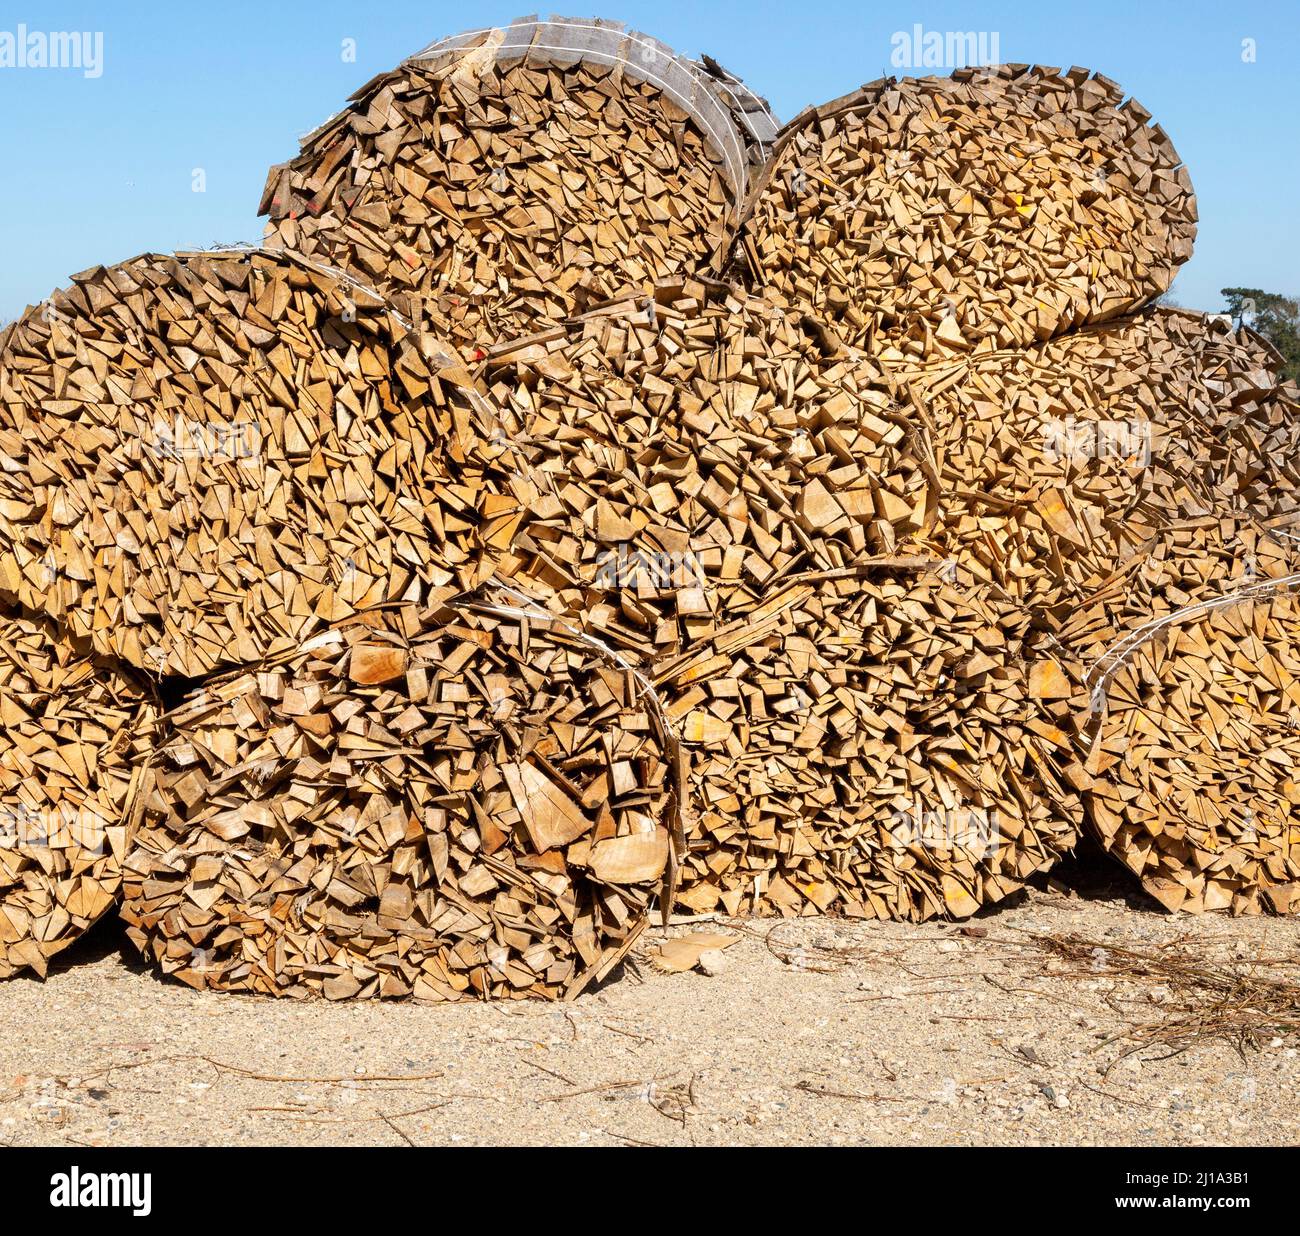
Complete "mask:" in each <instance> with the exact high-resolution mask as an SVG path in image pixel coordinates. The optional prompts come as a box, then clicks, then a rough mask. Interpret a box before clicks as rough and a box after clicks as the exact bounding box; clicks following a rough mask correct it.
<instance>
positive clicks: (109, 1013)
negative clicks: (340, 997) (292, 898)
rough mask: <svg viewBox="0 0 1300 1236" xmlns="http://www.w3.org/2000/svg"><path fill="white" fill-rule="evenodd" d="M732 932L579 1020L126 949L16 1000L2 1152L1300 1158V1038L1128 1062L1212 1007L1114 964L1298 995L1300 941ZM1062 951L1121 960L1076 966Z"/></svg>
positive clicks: (18, 990)
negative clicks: (277, 986)
mask: <svg viewBox="0 0 1300 1236" xmlns="http://www.w3.org/2000/svg"><path fill="white" fill-rule="evenodd" d="M726 926H728V925H725V924H716V923H713V924H707V925H705V926H703V927H693V926H683V927H678V928H675V929H673V932H672V934H674V935H683V934H687V933H689V932H690V931H692V930H710V931H716V930H720V929H724V928H725V927H726ZM730 926H731V927H732V928H733V929H734V930H737V931H738V932H739V933H740V934H741V940H740V942H739V943H737V944H735V945H734V946H733V947H731V948H730V949H728V950H727V951H726V953H725V954H724V955H723V956H724V963H723V967H722V969H721V972H720V973H716V974H714V975H712V976H710V975H706V974H704V973H702V972H700V971H698V970H695V971H691V972H688V973H682V974H662V973H660V972H658V971H657V970H656V969H654V968H653V967H652V966H651V965H650V964H649V963H648V962H647V961H646V960H645V950H644V949H642V950H641V953H640V955H639V957H638V958H637V959H636V960H634V961H633V963H632V964H630V965H629V966H627V967H626V968H625V969H624V970H623V971H622V972H621V973H619V974H618V975H616V976H615V977H613V978H612V979H611V980H610V981H608V982H607V983H606V984H605V985H604V987H603V988H602V989H601V990H599V991H597V992H594V993H590V994H588V995H586V996H584V997H583V998H582V999H580V1000H579V1001H577V1002H576V1003H574V1004H570V1005H565V1006H554V1005H544V1004H534V1003H526V1004H512V1005H508V1006H503V1005H483V1004H462V1005H447V1006H419V1005H412V1004H405V1005H399V1004H391V1005H379V1004H374V1003H371V1004H365V1005H331V1004H326V1003H320V1002H292V1001H271V1000H259V999H255V998H251V997H242V996H228V995H215V994H205V993H198V992H193V991H190V990H189V989H188V988H185V987H183V986H180V985H177V984H173V983H168V982H163V981H160V980H159V979H157V978H155V977H154V976H153V975H152V974H150V973H148V972H146V971H144V970H143V969H141V968H140V966H139V965H138V963H137V962H136V961H135V960H134V959H133V957H132V955H131V954H130V952H129V946H126V945H125V942H124V941H123V939H122V938H121V937H120V936H119V935H118V933H117V932H116V930H115V929H114V928H113V927H111V926H109V927H106V928H101V929H100V930H99V931H97V932H96V934H95V935H94V936H93V937H92V938H91V939H89V940H87V941H85V942H83V943H82V944H81V945H79V946H78V949H77V950H76V951H75V952H74V953H73V954H72V956H71V958H70V961H75V962H76V963H77V964H75V965H73V964H68V965H65V966H63V967H61V968H60V969H59V971H58V972H57V973H55V974H53V975H52V976H51V978H50V979H49V980H48V981H47V982H45V983H39V982H36V981H32V980H27V979H19V980H15V981H12V982H9V983H7V984H4V985H2V986H0V1144H11V1145H23V1144H47V1145H48V1144H52V1145H136V1144H145V1145H156V1144H205V1145H221V1144H256V1145H268V1144H299V1143H327V1144H376V1143H377V1144H393V1145H400V1144H406V1143H413V1144H416V1145H434V1144H448V1143H459V1144H531V1145H536V1144H565V1145H569V1144H590V1145H603V1144H614V1145H619V1144H624V1145H642V1144H650V1145H689V1144H698V1145H709V1144H724V1145H737V1144H739V1145H748V1144H820V1145H825V1144H831V1145H841V1144H872V1145H874V1144H940V1145H948V1144H990V1143H992V1144H1016V1145H1020V1144H1036V1145H1043V1144H1079V1145H1089V1144H1136V1145H1169V1144H1174V1145H1184V1144H1186V1145H1195V1144H1212V1145H1216V1144H1225V1143H1226V1144H1294V1143H1296V1142H1297V1141H1300V1112H1298V1111H1297V1108H1296V1102H1295V1096H1296V1094H1297V1092H1298V1091H1300V1059H1297V1051H1298V1049H1300V1042H1298V1041H1297V1040H1296V1039H1295V1038H1293V1037H1286V1036H1285V1032H1284V1031H1279V1030H1275V1029H1274V1028H1272V1027H1267V1026H1266V1027H1263V1028H1262V1029H1261V1032H1260V1036H1259V1045H1258V1046H1257V1047H1254V1048H1249V1049H1247V1050H1246V1051H1245V1053H1244V1054H1239V1052H1238V1051H1237V1050H1236V1049H1235V1048H1234V1047H1233V1046H1231V1045H1230V1044H1229V1043H1226V1042H1219V1041H1210V1042H1204V1041H1198V1042H1197V1043H1196V1044H1194V1045H1192V1046H1191V1047H1190V1048H1188V1049H1187V1050H1185V1051H1182V1052H1181V1053H1176V1054H1175V1053H1171V1052H1170V1050H1169V1048H1168V1047H1166V1046H1160V1045H1158V1044H1149V1045H1148V1046H1146V1047H1145V1048H1144V1049H1143V1050H1142V1051H1140V1052H1136V1053H1133V1054H1129V1055H1127V1056H1125V1055H1124V1053H1125V1051H1126V1050H1128V1049H1129V1048H1131V1047H1132V1046H1133V1045H1134V1043H1133V1040H1132V1039H1131V1038H1119V1039H1115V1036H1116V1035H1124V1034H1126V1033H1128V1032H1131V1030H1132V1028H1133V1027H1135V1026H1142V1025H1146V1026H1151V1025H1159V1024H1161V1023H1167V1022H1169V1021H1170V1020H1171V1019H1173V1018H1176V1017H1179V1016H1185V1015H1186V1012H1187V1008H1188V1007H1192V1008H1193V1009H1195V1008H1203V1007H1204V1006H1205V1002H1206V997H1203V996H1201V997H1197V996H1193V997H1190V999H1191V1000H1192V1004H1191V1005H1190V1006H1189V1005H1188V1004H1187V999H1188V998H1185V997H1184V996H1183V995H1182V994H1180V993H1179V992H1178V991H1171V990H1170V989H1169V988H1168V987H1167V986H1165V985H1164V984H1162V983H1161V982H1160V981H1159V979H1158V976H1157V977H1154V978H1153V977H1152V976H1150V975H1148V976H1145V977H1140V978H1136V979H1133V978H1125V977H1123V976H1118V977H1117V976H1116V975H1115V974H1114V973H1113V969H1114V965H1113V963H1114V960H1115V954H1113V953H1112V952H1111V950H1119V949H1122V948H1129V949H1136V950H1140V951H1144V952H1153V951H1156V950H1159V949H1161V948H1162V947H1164V948H1165V950H1166V954H1168V952H1169V950H1173V949H1177V950H1182V951H1185V952H1189V953H1190V954H1192V955H1194V956H1198V957H1203V958H1205V959H1207V960H1210V961H1219V962H1225V961H1226V962H1235V963H1236V964H1237V965H1240V964H1241V963H1242V960H1243V959H1258V958H1265V957H1266V958H1275V959H1276V958H1281V959H1285V960H1287V961H1289V962H1291V963H1295V967H1296V968H1292V969H1291V970H1290V972H1289V973H1290V975H1291V977H1295V976H1296V975H1297V974H1300V921H1295V920H1292V921H1279V920H1266V919H1253V920H1237V921H1233V920H1228V919H1223V918H1218V917H1216V918H1202V919H1187V918H1171V917H1168V916H1165V915H1163V914H1161V913H1159V912H1158V911H1156V910H1155V909H1153V908H1152V906H1151V904H1150V903H1149V902H1145V901H1143V900H1141V899H1140V898H1134V897H1132V896H1131V895H1129V894H1126V893H1125V891H1124V890H1123V889H1122V888H1119V887H1111V886H1109V885H1107V886H1104V887H1102V888H1100V889H1097V888H1093V889H1085V890H1084V892H1083V895H1080V893H1079V892H1078V891H1077V890H1071V889H1067V888H1064V887H1063V886H1061V885H1059V884H1056V883H1055V882H1054V883H1053V884H1052V885H1051V886H1047V885H1045V886H1043V887H1041V888H1039V889H1035V890H1030V892H1029V893H1028V894H1026V895H1024V896H1021V897H1019V898H1017V899H1016V901H1015V904H1012V905H1010V906H1006V907H1002V908H1000V909H999V910H997V911H995V912H992V913H989V914H987V915H985V916H983V917H981V918H979V919H977V920H975V922H974V923H973V924H971V925H968V927H967V928H966V929H965V930H964V931H963V929H962V928H959V927H954V926H951V925H939V924H933V925H926V926H912V925H905V924H881V923H870V924H854V923H848V922H844V921H839V920H826V919H816V920H800V921H794V922H781V923H774V922H773V920H757V921H748V922H740V923H737V924H731V925H730ZM972 928H973V932H972ZM980 933H983V934H980ZM1042 934H1048V935H1054V936H1065V935H1077V936H1081V937H1084V938H1086V939H1087V940H1089V941H1092V942H1095V943H1096V945H1097V946H1098V947H1099V948H1100V949H1101V951H1100V952H1099V953H1090V954H1089V956H1090V957H1091V958H1092V960H1091V961H1090V962H1089V963H1088V964H1086V965H1079V964H1078V963H1074V962H1067V961H1063V960H1062V959H1060V958H1059V957H1056V958H1054V957H1052V956H1051V955H1049V953H1048V952H1046V951H1044V949H1043V948H1042V947H1041V946H1040V945H1039V944H1036V943H1035V939H1034V938H1035V936H1036V935H1042ZM1258 972H1259V973H1271V974H1282V973H1286V968H1285V967H1281V966H1278V965H1276V964H1274V965H1265V966H1261V967H1259V970H1258ZM1112 1040H1114V1041H1112Z"/></svg>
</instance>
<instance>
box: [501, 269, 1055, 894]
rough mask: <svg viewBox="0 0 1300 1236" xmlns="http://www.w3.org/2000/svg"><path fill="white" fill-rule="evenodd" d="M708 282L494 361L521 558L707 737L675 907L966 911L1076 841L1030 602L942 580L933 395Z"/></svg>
mask: <svg viewBox="0 0 1300 1236" xmlns="http://www.w3.org/2000/svg"><path fill="white" fill-rule="evenodd" d="M704 294H705V289H704V288H703V287H700V286H694V287H692V286H690V285H687V286H683V287H681V288H678V289H672V288H663V289H661V290H660V295H659V299H658V301H657V302H656V303H654V304H652V305H649V306H647V305H645V304H642V303H628V304H624V305H622V306H617V307H616V306H611V307H609V308H607V309H605V310H602V311H599V312H597V313H594V314H592V315H590V317H588V318H587V319H586V320H584V321H581V322H578V323H575V324H574V326H573V327H572V328H571V329H569V330H567V331H566V330H563V329H560V328H556V329H553V330H551V331H549V332H545V333H543V334H540V335H536V336H533V337H531V338H529V339H525V340H523V341H520V342H519V343H518V344H503V345H500V346H499V347H498V348H496V349H493V350H491V352H490V353H489V356H488V358H487V359H486V360H485V361H484V364H483V373H484V381H485V383H486V384H487V388H488V391H489V394H490V395H491V396H492V398H493V401H494V402H495V403H496V404H497V405H498V406H499V407H500V408H501V409H502V416H503V421H504V423H505V424H506V425H507V427H508V431H509V432H510V434H511V436H512V437H513V438H514V439H515V440H516V441H517V442H519V443H520V447H521V450H522V451H523V453H524V454H525V455H526V456H527V458H528V459H529V461H530V463H531V464H532V465H533V467H534V469H535V470H536V472H537V474H538V476H539V483H541V478H550V481H551V487H552V489H553V496H551V497H548V499H547V500H546V503H545V505H544V506H542V507H538V508H535V509H534V511H533V512H532V514H533V519H532V520H531V521H530V522H529V523H528V524H527V526H526V527H525V528H524V529H523V530H522V532H521V536H520V538H519V541H518V543H517V549H518V551H519V554H520V556H521V557H525V556H526V555H528V556H527V557H526V560H525V562H524V563H523V564H522V565H521V567H520V570H519V574H518V576H517V577H516V578H517V579H518V580H519V581H526V584H527V586H528V587H529V588H530V589H531V590H533V591H534V592H536V593H538V594H539V595H547V596H549V598H550V600H551V603H552V604H553V605H554V606H555V607H556V608H557V610H559V611H560V612H562V613H565V614H567V615H568V616H569V618H570V620H572V621H579V622H583V623H585V624H586V625H587V626H588V628H589V629H591V630H592V631H594V632H598V633H599V634H600V635H601V637H602V638H605V639H612V640H616V641H617V642H618V643H619V645H620V646H621V647H623V648H626V649H628V650H629V651H631V652H633V653H635V654H636V655H637V656H639V657H641V658H642V659H643V660H644V661H646V662H647V664H648V665H650V666H651V667H652V672H653V676H654V681H655V683H656V685H657V687H658V688H659V689H660V690H661V691H662V693H663V694H664V698H665V701H666V705H665V706H666V709H667V711H668V714H669V715H670V716H671V717H673V718H674V719H675V720H676V721H677V722H678V723H679V724H680V726H681V734H682V740H683V742H684V743H685V744H686V747H687V749H688V751H689V752H690V753H691V756H692V762H691V789H692V799H691V806H692V809H693V811H694V812H695V813H696V828H695V832H694V836H693V839H692V846H691V849H690V852H689V854H688V857H687V859H686V861H685V865H684V868H683V871H682V877H681V886H680V889H679V892H678V903H679V904H682V905H685V906H687V907H689V908H690V909H692V910H696V911H706V910H712V909H715V908H720V909H725V910H727V911H729V912H732V913H736V912H740V911H749V910H755V909H758V910H764V909H765V910H769V911H770V910H777V911H779V912H782V913H811V912H821V911H830V910H834V911H839V912H844V913H849V914H854V915H861V916H868V917H889V918H912V917H916V918H927V917H931V916H933V915H936V914H948V915H957V916H964V915H967V914H970V913H971V912H973V911H974V910H975V909H977V908H978V907H979V906H980V905H983V904H989V903H991V902H995V901H997V900H1000V899H1001V898H1002V897H1003V896H1005V895H1006V894H1007V893H1009V892H1010V891H1012V890H1013V889H1015V888H1017V887H1019V886H1020V885H1021V883H1022V882H1023V880H1024V878H1025V877H1027V876H1028V875H1030V874H1032V873H1033V872H1035V871H1039V870H1042V869H1044V868H1046V867H1049V866H1050V865H1051V864H1052V863H1053V862H1054V861H1055V860H1056V858H1057V857H1058V856H1059V855H1060V854H1061V853H1062V852H1064V851H1066V850H1068V849H1070V848H1071V847H1072V846H1073V844H1074V842H1075V841H1076V840H1077V816H1078V801H1077V795H1076V792H1075V789H1074V787H1073V785H1072V784H1071V783H1070V782H1069V780H1068V778H1066V777H1065V776H1064V775H1063V773H1062V770H1061V768H1059V767H1057V764H1058V762H1061V761H1063V763H1064V764H1065V765H1069V764H1071V763H1073V757H1072V755H1071V754H1070V752H1069V749H1068V744H1067V742H1066V734H1065V733H1064V732H1062V731H1059V730H1057V729H1056V728H1054V727H1042V726H1040V727H1039V730H1037V731H1036V730H1033V729H1031V728H1030V727H1031V725H1032V724H1034V723H1036V721H1037V713H1036V709H1037V705H1036V704H1035V703H1034V701H1033V699H1032V697H1031V694H1030V690H1031V684H1030V682H1029V680H1028V676H1027V674H1026V671H1025V666H1024V657H1025V653H1026V648H1027V644H1026V639H1027V636H1028V635H1029V628H1028V623H1027V610H1026V609H1025V608H1024V607H1023V606H1020V605H1017V604H1016V603H1015V602H1014V601H1012V600H1010V599H1008V598H1007V597H1006V596H1005V594H1004V593H1003V592H1001V591H1000V590H998V589H995V588H990V587H981V588H979V589H976V590H972V591H959V590H958V589H956V588H953V587H949V586H948V585H946V584H945V583H944V582H943V580H942V579H941V578H940V577H939V573H940V572H942V571H943V569H944V567H945V565H946V564H945V561H944V559H942V558H941V557H940V556H939V555H938V554H937V553H936V552H935V541H934V538H935V528H934V524H935V519H936V512H937V507H938V503H939V501H940V489H939V477H938V474H937V471H936V467H935V457H934V446H933V442H932V438H931V435H932V431H933V429H934V426H933V425H932V424H931V423H930V422H929V418H928V417H927V416H926V414H925V410H924V408H921V407H919V406H911V407H907V408H904V407H900V406H899V404H898V402H897V400H896V399H895V397H894V394H893V393H892V392H891V391H890V390H888V389H887V388H886V385H885V382H884V381H883V379H882V375H881V373H880V371H879V370H878V369H877V368H876V367H875V366H874V365H872V363H871V362H870V361H869V360H868V359H867V358H865V357H863V356H861V355H860V354H855V353H853V352H852V351H851V350H848V349H844V348H842V347H838V346H836V345H835V344H833V343H831V342H829V341H828V339H827V337H826V335H825V333H824V332H823V331H819V330H818V329H816V325H815V323H804V322H801V321H799V320H797V319H795V318H793V317H789V316H787V315H784V314H782V313H780V312H774V311H773V310H772V308H771V306H770V305H768V304H767V303H766V302H764V301H761V300H755V299H747V298H743V297H741V298H737V297H727V298H723V299H720V300H717V301H713V302H706V301H704V300H703V299H702V298H703V297H704ZM905 551H907V552H905ZM1071 808H1072V810H1071ZM945 830H947V831H948V832H951V833H952V844H944V841H945Z"/></svg>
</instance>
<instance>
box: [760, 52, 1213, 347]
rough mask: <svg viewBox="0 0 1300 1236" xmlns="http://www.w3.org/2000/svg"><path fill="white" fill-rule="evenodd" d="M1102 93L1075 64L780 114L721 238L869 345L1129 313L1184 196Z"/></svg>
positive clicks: (1187, 185) (1181, 227)
mask: <svg viewBox="0 0 1300 1236" xmlns="http://www.w3.org/2000/svg"><path fill="white" fill-rule="evenodd" d="M1122 98H1123V94H1122V92H1121V90H1120V89H1119V87H1118V86H1116V85H1115V83H1113V82H1111V81H1109V80H1107V79H1106V78H1104V77H1101V76H1094V77H1090V76H1089V75H1088V72H1087V71H1086V70H1084V69H1071V70H1069V71H1068V72H1066V73H1061V72H1059V71H1058V70H1056V69H1053V68H1043V67H1034V68H1030V67H1026V66H1009V65H1002V66H998V67H995V68H989V69H983V68H981V69H963V70H960V71H958V72H957V73H954V74H953V76H952V77H950V78H919V79H917V78H906V79H904V80H902V81H896V80H894V79H893V78H888V79H884V80H881V81H877V82H874V83H872V84H871V85H868V86H864V87H863V88H862V89H861V90H860V91H858V92H856V93H855V94H852V95H848V96H846V97H845V98H843V99H840V100H837V101H836V102H834V103H829V104H826V105H825V106H823V107H818V108H810V109H808V110H807V111H805V112H803V113H801V114H800V115H799V116H797V117H796V118H795V119H794V120H792V121H791V122H790V123H789V124H788V125H787V126H786V128H785V129H784V130H783V131H782V133H781V135H780V136H779V138H778V140H777V146H776V150H775V152H774V154H773V157H772V160H771V162H770V163H769V165H768V168H767V175H766V178H765V180H760V182H759V183H758V184H757V185H756V188H755V191H754V193H753V194H752V195H751V202H750V214H749V219H748V223H747V224H746V227H745V231H744V235H743V236H742V238H741V242H740V245H739V248H740V250H741V251H742V252H743V254H744V256H745V257H746V259H747V261H748V264H749V265H750V267H751V269H752V274H753V276H754V279H755V281H756V282H757V284H758V285H759V286H761V287H762V288H764V289H766V290H767V291H768V293H769V294H770V295H773V296H775V297H777V298H778V299H780V300H782V301H783V302H785V303H787V304H791V305H799V306H803V307H806V308H808V309H809V310H811V311H812V312H813V313H815V314H817V315H819V316H821V317H823V318H824V319H826V320H827V321H828V322H830V323H832V324H833V325H834V326H835V328H836V329H837V330H838V331H839V332H840V333H841V335H842V336H843V338H844V339H845V340H846V341H847V342H850V343H855V344H858V345H860V346H863V347H865V348H867V349H868V350H869V351H875V350H878V349H880V348H882V347H885V346H891V345H892V346H896V347H898V348H900V349H903V350H904V351H906V352H908V353H909V354H910V355H914V356H916V357H921V358H928V357H931V356H959V355H962V354H964V353H965V352H966V351H968V350H970V349H975V350H977V351H979V350H984V349H988V348H1000V347H1007V346H1012V345H1018V344H1026V343H1030V342H1033V341H1035V340H1042V339H1047V338H1049V337H1051V336H1053V335H1058V334H1061V333H1063V332H1065V331H1068V330H1071V329H1073V328H1074V327H1077V326H1080V325H1082V324H1084V323H1089V322H1100V321H1105V320H1107V319H1109V318H1114V317H1117V316H1119V315H1121V314H1124V313H1129V312H1132V311H1134V310H1135V309H1137V308H1139V307H1140V306H1142V305H1144V304H1146V303H1147V302H1148V301H1150V300H1152V299H1153V298H1154V297H1156V296H1158V295H1159V294H1161V293H1162V292H1164V291H1165V290H1166V289H1167V288H1168V287H1169V284H1170V283H1171V281H1172V279H1173V276H1174V271H1175V270H1176V268H1177V267H1178V266H1179V265H1180V264H1181V263H1182V262H1184V261H1186V260H1187V258H1188V257H1190V256H1191V252H1192V240H1193V237H1194V234H1195V225H1196V199H1195V196H1194V195H1193V193H1192V187H1191V181H1190V178H1189V177H1188V175H1187V171H1186V169H1185V168H1184V167H1182V166H1180V162H1179V159H1178V155H1177V154H1176V152H1175V151H1174V148H1173V146H1172V144H1171V143H1170V141H1169V139H1168V138H1167V137H1166V136H1165V134H1164V132H1163V130H1161V129H1160V128H1159V127H1158V126H1155V127H1153V126H1149V125H1148V123H1147V122H1148V121H1149V120H1150V115H1149V114H1148V113H1147V112H1146V111H1145V109H1143V108H1142V107H1140V106H1139V105H1138V104H1137V103H1136V102H1134V101H1133V100H1129V101H1128V102H1127V103H1124V104H1121V99H1122Z"/></svg>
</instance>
